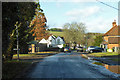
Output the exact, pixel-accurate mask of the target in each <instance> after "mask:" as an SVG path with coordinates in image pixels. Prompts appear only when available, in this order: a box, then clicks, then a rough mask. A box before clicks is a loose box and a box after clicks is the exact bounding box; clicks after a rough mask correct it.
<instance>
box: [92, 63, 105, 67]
mask: <svg viewBox="0 0 120 80" xmlns="http://www.w3.org/2000/svg"><path fill="white" fill-rule="evenodd" d="M92 64H96V65H101V66H104V64H103V63H100V62H93V63H92Z"/></svg>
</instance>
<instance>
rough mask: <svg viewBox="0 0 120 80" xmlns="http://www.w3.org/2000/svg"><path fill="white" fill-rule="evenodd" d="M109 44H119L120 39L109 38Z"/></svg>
mask: <svg viewBox="0 0 120 80" xmlns="http://www.w3.org/2000/svg"><path fill="white" fill-rule="evenodd" d="M108 42H109V44H119V43H120V37H109V38H108Z"/></svg>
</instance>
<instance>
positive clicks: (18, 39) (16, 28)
mask: <svg viewBox="0 0 120 80" xmlns="http://www.w3.org/2000/svg"><path fill="white" fill-rule="evenodd" d="M17 24H18V22H16V33H17V35H16V37H17V48H14V49H13V50H17V56H18V61H19V50H20V49H19V39H18V26H17Z"/></svg>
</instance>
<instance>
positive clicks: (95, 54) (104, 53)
mask: <svg viewBox="0 0 120 80" xmlns="http://www.w3.org/2000/svg"><path fill="white" fill-rule="evenodd" d="M116 55H119V54H118V53H117V52H103V53H90V54H88V56H94V57H104V56H116Z"/></svg>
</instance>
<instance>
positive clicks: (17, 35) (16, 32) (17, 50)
mask: <svg viewBox="0 0 120 80" xmlns="http://www.w3.org/2000/svg"><path fill="white" fill-rule="evenodd" d="M16 33H17V35H16V37H17V56H18V61H19V39H18V26H17V25H16Z"/></svg>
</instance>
